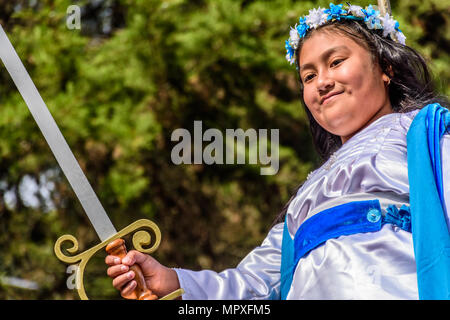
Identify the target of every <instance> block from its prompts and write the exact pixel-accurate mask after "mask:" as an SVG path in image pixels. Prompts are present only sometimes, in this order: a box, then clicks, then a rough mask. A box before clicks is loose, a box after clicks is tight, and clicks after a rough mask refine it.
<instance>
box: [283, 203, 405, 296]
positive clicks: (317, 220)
mask: <svg viewBox="0 0 450 320" xmlns="http://www.w3.org/2000/svg"><path fill="white" fill-rule="evenodd" d="M387 223H389V224H394V225H396V226H398V227H399V228H401V229H403V230H405V231H408V232H411V215H410V211H409V207H408V206H405V205H403V206H402V207H401V208H400V209H398V208H397V207H396V206H394V205H390V206H388V207H387V209H386V214H385V215H382V213H381V207H380V202H379V200H367V201H354V202H349V203H345V204H342V205H339V206H336V207H332V208H329V209H326V210H324V211H321V212H319V213H317V214H315V215H314V216H312V217H311V218H309V219H307V220H306V221H305V222H303V223H302V224H301V226H300V227H299V228H298V230H297V232H296V234H295V237H294V239H293V240H292V238H291V236H290V234H289V231H288V229H287V224H286V222H285V226H284V233H283V242H282V249H281V250H282V253H283V254H282V256H281V270H280V271H281V289H280V290H281V299H286V296H287V294H288V292H289V290H290V287H291V283H292V278H293V274H294V271H295V268H296V267H297V264H298V262H299V260H300V259H301V258H302V257H304V256H305V255H307V254H308V253H309V252H310V251H311V250H313V249H315V248H317V247H318V246H320V245H322V244H324V243H325V242H326V241H327V240H329V239H333V238H338V237H340V236H346V235H353V234H357V233H364V232H376V231H379V230H381V228H382V226H383V225H385V224H387Z"/></svg>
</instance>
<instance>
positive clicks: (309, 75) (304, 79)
mask: <svg viewBox="0 0 450 320" xmlns="http://www.w3.org/2000/svg"><path fill="white" fill-rule="evenodd" d="M313 78H314V74H308V75H306V76H305V77H304V78H303V82H308V81H311V80H312V79H313Z"/></svg>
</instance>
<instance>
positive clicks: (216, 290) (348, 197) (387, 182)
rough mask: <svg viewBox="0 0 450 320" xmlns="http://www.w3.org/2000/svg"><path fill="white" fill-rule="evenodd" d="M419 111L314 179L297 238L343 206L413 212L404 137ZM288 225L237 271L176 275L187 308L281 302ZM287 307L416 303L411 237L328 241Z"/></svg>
mask: <svg viewBox="0 0 450 320" xmlns="http://www.w3.org/2000/svg"><path fill="white" fill-rule="evenodd" d="M417 112H418V110H415V111H411V112H409V113H403V114H401V113H391V114H388V115H385V116H383V117H381V118H379V119H377V120H376V121H374V122H373V123H371V124H370V125H369V126H368V127H366V128H364V129H363V130H361V131H360V132H358V133H357V134H355V135H354V136H353V137H352V138H351V139H349V140H348V141H347V142H346V143H345V144H344V145H343V146H342V147H341V148H340V149H339V150H338V151H337V152H335V153H334V154H333V155H332V156H331V157H330V159H329V160H328V161H327V162H326V163H325V164H324V165H322V166H321V167H320V168H318V169H317V170H315V171H313V172H312V173H311V174H310V175H309V176H308V179H307V180H306V181H305V183H304V184H303V186H302V187H301V188H300V189H299V191H298V192H297V195H296V197H295V198H294V199H293V200H292V202H291V203H290V205H289V207H288V210H287V214H286V223H287V227H288V230H289V234H290V236H291V237H292V238H294V235H295V233H296V231H297V229H298V228H299V226H300V225H301V224H302V223H303V222H304V221H305V220H307V219H308V218H310V217H311V216H313V215H314V214H316V213H318V212H320V211H322V210H325V209H327V208H331V207H334V206H337V205H340V204H343V203H346V202H350V201H358V200H372V199H379V201H380V204H381V209H382V211H383V212H382V213H383V214H385V210H386V207H387V206H388V205H390V204H394V205H396V206H397V207H398V208H400V207H401V205H403V204H406V205H409V184H408V168H407V156H406V150H407V149H406V134H407V131H408V128H409V126H410V124H411V122H412V120H413V119H414V116H415V115H416V114H417ZM441 150H442V170H443V172H442V174H443V184H444V195H445V199H446V201H445V209H446V215H447V217H446V218H447V225H449V224H448V216H449V212H450V181H449V177H450V135H449V134H446V135H444V137H443V138H442V140H441ZM283 226H284V224H283V223H280V224H277V225H275V226H274V227H273V228H272V229H271V230H270V232H269V233H268V235H267V237H266V238H265V239H264V241H263V242H262V244H261V245H260V246H259V247H257V248H255V249H254V250H253V251H251V252H250V253H249V254H248V255H247V256H246V257H245V258H244V259H243V260H242V261H241V262H240V263H239V264H238V266H237V267H236V268H233V269H227V270H224V271H222V272H220V273H217V272H214V271H211V270H201V271H192V270H186V269H179V268H174V270H175V271H176V272H177V275H178V278H179V281H180V285H181V288H183V289H184V290H185V294H184V295H183V299H184V300H191V299H203V300H205V299H214V300H230V299H234V300H240V299H244V300H247V299H280V263H281V243H282V235H283ZM286 298H287V299H418V289H417V275H416V264H415V259H414V251H413V242H412V234H411V233H409V232H407V231H404V230H402V229H400V228H398V227H397V226H395V225H391V224H386V225H384V226H383V227H382V229H381V230H380V231H378V232H367V233H358V234H354V235H348V236H340V237H338V238H334V239H329V240H328V241H326V242H325V243H324V244H323V245H321V246H319V247H317V248H315V249H314V250H312V251H311V252H309V254H307V255H306V256H304V257H303V258H301V259H300V261H299V263H298V264H297V266H296V269H295V272H294V275H293V280H292V284H291V287H290V290H289V293H288V294H287V297H286Z"/></svg>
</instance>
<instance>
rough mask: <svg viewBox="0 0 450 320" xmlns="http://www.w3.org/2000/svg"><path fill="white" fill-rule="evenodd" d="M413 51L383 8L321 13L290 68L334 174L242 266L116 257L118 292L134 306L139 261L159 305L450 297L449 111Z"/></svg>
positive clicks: (294, 48) (307, 28)
mask: <svg viewBox="0 0 450 320" xmlns="http://www.w3.org/2000/svg"><path fill="white" fill-rule="evenodd" d="M404 41H405V37H404V35H403V33H402V32H401V30H400V29H399V26H398V23H397V22H396V21H395V20H393V19H392V17H390V16H389V15H386V16H384V17H382V16H380V15H379V12H378V11H376V10H375V8H374V7H372V6H369V7H366V8H365V9H363V8H361V7H358V6H352V5H349V6H347V7H343V6H342V5H333V4H330V8H328V9H322V8H318V9H312V10H310V11H309V14H308V15H307V16H305V17H303V18H301V19H300V20H299V24H297V25H296V26H295V27H294V28H291V32H290V38H289V40H287V41H286V49H287V56H286V58H287V60H288V61H289V62H290V63H291V64H295V66H296V67H297V71H298V74H299V77H300V88H301V92H302V102H303V105H304V106H305V110H306V112H307V115H308V118H309V121H310V128H311V132H312V136H313V140H314V143H315V145H316V148H317V151H318V152H319V154H320V155H321V157H322V158H323V160H324V164H323V165H322V166H321V167H320V168H318V169H317V170H315V171H314V172H312V173H311V174H310V175H309V176H308V178H307V180H306V181H305V182H304V183H303V184H302V185H301V187H299V189H298V191H297V192H296V194H294V195H293V197H292V198H291V200H290V201H289V202H288V204H287V205H286V206H285V208H284V209H283V211H282V212H281V213H280V215H279V217H278V218H277V220H276V222H275V223H274V225H273V227H272V228H271V230H270V232H269V234H268V235H267V237H266V239H265V240H264V241H263V242H262V244H261V246H259V247H257V248H255V249H254V250H253V251H251V252H250V253H249V254H248V255H247V256H246V257H245V258H244V259H243V260H242V261H241V263H240V264H239V265H238V266H237V267H236V268H234V269H227V270H225V271H223V272H220V273H216V272H213V271H210V270H202V271H191V270H186V269H171V268H167V267H165V266H162V265H161V264H159V263H158V262H157V261H156V260H155V259H154V258H152V257H150V256H149V255H145V254H142V253H140V252H137V251H130V252H129V253H128V255H127V256H126V257H125V258H124V259H122V260H121V259H119V258H117V257H114V256H107V257H106V263H107V264H108V265H109V268H108V271H107V273H108V275H109V276H110V277H112V278H113V285H114V287H115V288H117V289H118V290H120V291H121V294H122V296H123V297H127V298H133V293H132V292H133V290H134V289H135V287H136V281H134V280H133V278H134V276H135V274H134V272H133V271H130V269H129V268H130V266H132V265H133V264H135V263H137V264H139V265H140V267H141V269H142V270H143V274H144V276H145V279H146V283H147V285H148V287H149V289H151V290H152V291H153V292H154V293H155V294H156V295H157V296H159V297H161V296H163V295H165V294H168V293H170V292H172V291H174V290H176V289H179V288H180V287H181V288H183V289H184V290H185V294H184V295H183V297H182V298H183V299H280V298H281V299H418V298H421V299H448V298H450V239H449V229H448V226H449V218H448V213H449V212H450V187H449V185H448V180H449V179H448V178H449V177H450V165H449V164H450V135H448V134H445V133H446V130H447V129H448V128H447V127H446V126H447V124H448V123H450V113H449V112H448V110H447V109H446V108H445V107H446V106H448V103H447V102H446V100H445V98H443V97H439V96H438V95H437V94H436V93H435V91H434V89H433V86H432V80H431V77H430V74H429V71H428V68H427V66H426V63H425V61H424V59H423V58H422V57H421V56H420V55H419V54H418V53H417V52H416V51H415V50H413V49H411V48H409V47H408V46H406V45H405V43H404ZM438 103H440V104H438ZM444 106H445V107H444ZM407 151H408V152H407ZM441 151H442V152H441Z"/></svg>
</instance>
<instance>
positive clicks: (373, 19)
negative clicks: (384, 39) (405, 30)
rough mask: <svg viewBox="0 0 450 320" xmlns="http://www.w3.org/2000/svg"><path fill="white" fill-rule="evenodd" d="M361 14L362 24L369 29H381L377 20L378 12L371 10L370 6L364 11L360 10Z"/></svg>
mask: <svg viewBox="0 0 450 320" xmlns="http://www.w3.org/2000/svg"><path fill="white" fill-rule="evenodd" d="M362 12H363V13H364V22H365V23H366V25H367V27H368V28H369V29H383V26H382V25H381V21H380V19H379V17H380V11H377V10H375V9H373V8H372V5H369V6H368V7H367V8H366V9H362Z"/></svg>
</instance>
